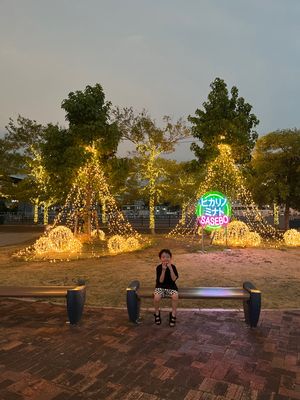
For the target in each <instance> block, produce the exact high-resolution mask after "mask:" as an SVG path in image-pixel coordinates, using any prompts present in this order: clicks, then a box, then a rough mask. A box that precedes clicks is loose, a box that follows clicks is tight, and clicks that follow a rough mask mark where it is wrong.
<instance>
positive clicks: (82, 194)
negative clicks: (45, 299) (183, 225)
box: [19, 146, 143, 258]
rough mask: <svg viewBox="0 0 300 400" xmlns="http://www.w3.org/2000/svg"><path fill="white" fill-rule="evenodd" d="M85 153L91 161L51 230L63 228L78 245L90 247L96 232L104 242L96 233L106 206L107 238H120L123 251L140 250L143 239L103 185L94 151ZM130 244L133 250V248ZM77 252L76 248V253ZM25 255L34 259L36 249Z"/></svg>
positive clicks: (105, 184)
mask: <svg viewBox="0 0 300 400" xmlns="http://www.w3.org/2000/svg"><path fill="white" fill-rule="evenodd" d="M86 150H87V151H88V152H89V153H90V159H89V161H88V162H87V163H86V165H84V166H83V167H81V168H80V169H79V171H78V174H77V177H76V179H75V181H74V182H73V184H72V188H71V191H70V193H69V194H68V196H67V199H66V202H65V205H64V207H63V208H62V209H61V211H60V212H59V214H58V215H57V216H56V218H55V220H54V223H53V227H52V228H51V229H54V228H55V227H57V226H58V225H62V224H63V225H66V226H67V227H68V228H70V229H71V230H72V231H73V232H74V235H75V237H77V238H78V239H79V241H80V242H85V243H86V242H88V243H89V242H91V243H92V242H93V238H95V231H96V232H98V233H97V234H96V235H97V237H98V238H99V240H105V233H104V232H103V231H100V230H99V220H98V209H99V206H100V204H102V206H103V204H105V209H106V213H105V214H106V219H107V228H108V231H109V234H110V235H119V236H120V237H122V240H123V241H124V246H123V247H122V249H123V250H122V251H132V249H133V248H134V249H135V250H136V249H137V248H140V247H141V246H142V242H143V241H142V237H141V235H140V234H139V233H138V232H137V231H135V230H134V229H133V228H132V226H131V225H130V223H129V222H128V221H127V219H126V218H125V216H124V214H123V213H122V212H121V211H119V210H118V207H117V204H116V201H115V199H114V197H113V196H112V195H111V193H110V190H109V186H108V184H107V182H106V179H105V176H104V173H103V170H102V167H101V164H100V162H99V158H98V154H97V150H96V149H95V148H94V147H92V146H89V147H87V148H86ZM102 212H103V208H102ZM51 232H52V231H51V230H50V233H49V232H48V233H47V234H46V236H49V237H50V236H51ZM129 238H130V240H132V242H131V245H128V244H126V243H127V242H126V240H127V239H129ZM41 239H42V238H41ZM133 241H134V246H133V245H132V243H133ZM41 244H42V247H43V248H44V247H45V241H44V239H42V240H41ZM74 248H76V246H74ZM80 249H81V248H80ZM80 249H79V247H78V251H80ZM25 253H26V257H27V258H28V257H29V255H30V254H32V255H33V256H34V255H36V248H35V247H34V246H33V247H32V248H30V249H27V250H26V251H25ZM19 255H20V256H24V251H23V252H20V253H19Z"/></svg>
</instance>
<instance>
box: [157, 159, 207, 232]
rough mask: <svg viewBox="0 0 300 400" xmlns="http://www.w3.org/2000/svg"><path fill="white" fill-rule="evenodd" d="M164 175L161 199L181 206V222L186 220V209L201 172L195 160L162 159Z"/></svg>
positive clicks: (192, 196)
mask: <svg viewBox="0 0 300 400" xmlns="http://www.w3.org/2000/svg"><path fill="white" fill-rule="evenodd" d="M163 162H164V164H165V170H166V177H165V179H164V191H163V199H164V200H165V201H167V202H169V203H171V204H173V205H179V206H180V207H181V220H180V223H181V224H183V225H184V224H185V222H186V211H187V207H188V204H189V202H190V200H191V199H193V198H194V195H195V191H196V189H197V187H198V186H197V185H198V180H199V175H200V174H201V172H200V169H199V164H198V163H197V162H195V161H194V160H193V161H188V162H177V161H175V160H163Z"/></svg>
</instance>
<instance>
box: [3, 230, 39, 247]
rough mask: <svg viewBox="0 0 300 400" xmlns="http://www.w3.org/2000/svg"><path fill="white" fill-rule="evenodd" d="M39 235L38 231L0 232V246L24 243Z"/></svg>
mask: <svg viewBox="0 0 300 400" xmlns="http://www.w3.org/2000/svg"><path fill="white" fill-rule="evenodd" d="M39 236H40V233H39V232H19V233H16V232H7V233H6V232H0V247H2V246H11V245H14V244H18V243H24V242H27V241H29V240H32V239H36V238H38V237H39Z"/></svg>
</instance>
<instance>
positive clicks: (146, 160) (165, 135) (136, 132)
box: [114, 108, 190, 232]
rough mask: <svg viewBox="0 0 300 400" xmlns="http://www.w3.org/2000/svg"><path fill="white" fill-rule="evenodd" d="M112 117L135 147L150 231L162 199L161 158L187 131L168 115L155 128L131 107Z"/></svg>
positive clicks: (154, 124)
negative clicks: (147, 209)
mask: <svg viewBox="0 0 300 400" xmlns="http://www.w3.org/2000/svg"><path fill="white" fill-rule="evenodd" d="M114 117H115V121H116V123H117V124H118V127H119V130H120V132H121V133H122V137H123V138H124V139H127V140H129V141H131V142H132V143H134V145H135V148H136V151H135V155H136V158H135V162H136V166H137V168H136V173H137V174H138V180H139V181H140V182H142V184H141V188H140V191H141V192H142V193H144V194H146V195H147V197H148V199H149V211H150V229H151V231H152V232H154V229H155V222H154V210H155V204H156V203H157V202H158V201H159V199H160V198H161V196H162V193H163V188H164V183H163V180H164V177H165V175H166V169H165V168H164V165H163V163H162V162H161V160H160V159H161V155H162V154H163V153H170V152H171V151H173V150H174V147H175V145H176V143H177V142H178V140H179V139H182V138H184V137H187V136H189V135H190V131H189V129H188V128H187V126H186V125H185V123H184V121H183V120H182V119H179V120H178V121H177V122H176V123H174V124H173V123H172V122H171V119H170V117H168V116H165V117H164V118H163V122H164V126H163V127H158V126H157V124H156V122H155V121H154V120H153V119H152V118H151V117H150V116H149V115H148V113H147V112H146V111H145V110H144V111H142V112H141V113H139V114H137V115H135V113H134V111H133V109H132V108H125V109H123V110H120V109H118V108H116V109H115V110H114Z"/></svg>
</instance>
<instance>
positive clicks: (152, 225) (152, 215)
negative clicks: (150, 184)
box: [149, 194, 155, 235]
mask: <svg viewBox="0 0 300 400" xmlns="http://www.w3.org/2000/svg"><path fill="white" fill-rule="evenodd" d="M149 228H150V230H151V234H152V235H154V234H155V208H154V196H153V195H151V194H150V198H149Z"/></svg>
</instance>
